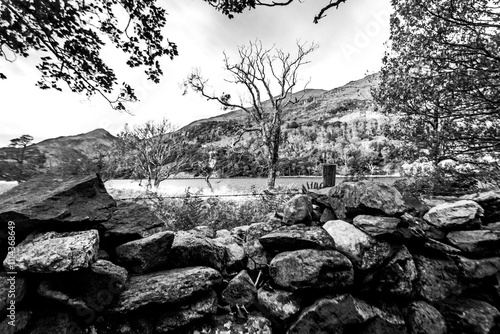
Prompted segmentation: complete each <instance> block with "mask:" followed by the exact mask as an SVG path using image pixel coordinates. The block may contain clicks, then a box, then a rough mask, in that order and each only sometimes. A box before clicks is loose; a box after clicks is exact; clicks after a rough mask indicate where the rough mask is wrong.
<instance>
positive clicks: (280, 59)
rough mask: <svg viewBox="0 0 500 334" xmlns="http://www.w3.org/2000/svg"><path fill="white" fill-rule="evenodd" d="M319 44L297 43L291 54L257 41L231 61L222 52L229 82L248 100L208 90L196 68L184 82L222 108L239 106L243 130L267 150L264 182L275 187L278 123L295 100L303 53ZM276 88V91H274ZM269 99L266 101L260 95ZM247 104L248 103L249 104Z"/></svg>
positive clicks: (239, 52)
mask: <svg viewBox="0 0 500 334" xmlns="http://www.w3.org/2000/svg"><path fill="white" fill-rule="evenodd" d="M317 47H318V46H317V45H316V44H314V43H311V44H310V45H306V44H300V43H297V54H296V55H292V54H290V53H287V52H284V51H282V50H280V49H276V48H275V47H274V46H273V47H271V48H269V49H266V48H264V47H263V46H262V43H261V42H260V41H255V42H250V43H249V45H248V46H240V47H238V56H239V60H238V62H236V63H232V62H231V61H230V59H229V57H228V56H227V55H226V54H225V53H224V69H225V70H226V71H228V72H229V73H230V75H231V77H232V78H231V79H230V80H228V82H230V83H233V84H235V85H240V86H243V87H244V90H245V91H246V93H248V100H247V101H245V100H244V99H243V98H240V102H239V103H233V102H231V95H230V94H226V93H222V95H217V94H211V93H209V92H208V91H207V90H208V88H207V83H208V80H206V79H204V78H203V77H202V75H201V74H200V72H199V71H197V70H195V71H194V72H193V73H192V74H191V75H190V76H189V77H188V78H187V80H186V82H185V83H184V85H185V87H186V88H191V89H193V90H194V91H195V92H198V93H200V94H201V95H202V96H204V97H206V98H207V99H208V100H215V101H218V102H219V103H220V104H221V105H222V106H223V108H225V109H236V108H238V109H241V110H243V111H244V112H245V113H246V114H247V116H248V117H249V120H250V127H247V128H244V129H243V132H242V133H244V132H251V131H253V132H256V133H258V134H259V137H260V139H261V140H262V144H263V146H264V147H265V148H266V151H267V167H268V180H267V186H268V187H269V188H274V185H275V179H276V172H277V169H278V160H279V148H280V143H281V127H282V125H283V114H284V112H285V108H286V107H287V106H289V105H290V104H293V103H297V102H298V100H299V98H298V97H297V96H294V95H293V92H294V88H295V86H296V85H297V83H298V80H299V77H298V70H299V68H300V67H301V66H302V65H304V64H307V63H308V61H306V57H307V56H308V55H309V54H310V53H311V52H313V51H314V50H315V49H316V48H317ZM274 92H277V93H274ZM264 98H266V99H269V101H267V102H266V103H264V102H263V99H264ZM249 105H250V106H249Z"/></svg>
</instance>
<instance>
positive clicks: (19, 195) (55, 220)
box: [0, 174, 116, 240]
mask: <svg viewBox="0 0 500 334" xmlns="http://www.w3.org/2000/svg"><path fill="white" fill-rule="evenodd" d="M115 206H116V202H115V200H114V199H113V198H112V197H111V196H110V195H109V194H108V193H107V192H106V188H105V187H104V184H103V182H102V180H101V178H100V177H99V176H98V175H95V174H94V175H88V176H79V175H70V176H68V175H58V176H56V175H53V174H43V175H40V176H37V177H35V178H33V179H31V180H28V181H26V182H22V183H20V184H19V185H18V186H16V187H14V188H12V189H10V190H9V191H7V192H5V193H2V194H0V208H1V209H0V226H1V228H2V231H5V230H6V227H7V222H8V221H14V222H15V223H16V235H17V238H18V240H21V239H20V238H21V237H22V236H26V235H28V234H29V233H31V232H33V231H34V230H35V229H42V228H49V227H50V228H56V227H57V228H63V229H64V230H73V231H74V230H79V229H82V228H83V227H89V226H94V225H95V224H97V223H99V222H102V221H106V220H108V219H109V218H110V217H111V214H112V212H113V210H114V208H115Z"/></svg>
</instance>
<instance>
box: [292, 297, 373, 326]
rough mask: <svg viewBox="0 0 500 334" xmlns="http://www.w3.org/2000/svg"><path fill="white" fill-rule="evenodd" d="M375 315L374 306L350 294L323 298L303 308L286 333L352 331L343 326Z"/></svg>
mask: <svg viewBox="0 0 500 334" xmlns="http://www.w3.org/2000/svg"><path fill="white" fill-rule="evenodd" d="M376 316H377V313H376V311H375V309H374V307H372V306H370V305H368V304H367V303H365V302H364V301H362V300H359V299H356V298H354V297H352V296H351V295H341V296H338V297H335V298H323V299H319V300H317V301H316V302H315V303H314V304H312V305H311V306H309V307H307V308H305V309H304V310H303V311H302V312H301V313H300V315H299V317H298V318H297V320H296V321H295V322H294V323H293V324H292V325H291V326H290V328H289V330H288V332H287V333H288V334H302V333H329V334H342V333H354V332H345V331H344V326H347V325H354V324H362V323H365V322H366V321H368V320H370V319H372V318H374V317H376Z"/></svg>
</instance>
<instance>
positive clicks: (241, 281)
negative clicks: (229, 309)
mask: <svg viewBox="0 0 500 334" xmlns="http://www.w3.org/2000/svg"><path fill="white" fill-rule="evenodd" d="M221 297H222V300H223V301H225V302H226V303H227V304H229V305H230V306H236V305H238V306H245V307H248V306H250V305H252V304H253V303H254V302H255V300H256V299H257V288H256V287H255V285H254V283H253V281H252V279H251V278H250V276H249V275H248V273H247V272H246V271H245V270H242V271H240V272H239V273H238V275H236V276H235V277H234V278H233V279H232V280H230V281H229V283H228V284H227V287H226V288H225V289H224V290H223V291H222V294H221Z"/></svg>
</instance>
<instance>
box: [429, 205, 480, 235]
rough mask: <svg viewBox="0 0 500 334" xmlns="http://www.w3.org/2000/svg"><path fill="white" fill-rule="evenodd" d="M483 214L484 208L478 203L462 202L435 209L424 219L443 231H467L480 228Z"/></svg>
mask: <svg viewBox="0 0 500 334" xmlns="http://www.w3.org/2000/svg"><path fill="white" fill-rule="evenodd" d="M483 213H484V210H483V208H481V206H479V204H477V203H476V202H474V201H470V200H461V201H457V202H452V203H443V204H439V205H437V206H435V207H433V208H432V209H430V210H429V211H428V212H427V213H426V214H425V215H424V219H425V220H426V221H427V222H428V223H429V224H432V225H434V226H436V227H437V228H439V229H441V230H443V231H453V230H466V229H470V228H472V227H474V226H480V224H481V221H480V217H482V216H483Z"/></svg>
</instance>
